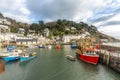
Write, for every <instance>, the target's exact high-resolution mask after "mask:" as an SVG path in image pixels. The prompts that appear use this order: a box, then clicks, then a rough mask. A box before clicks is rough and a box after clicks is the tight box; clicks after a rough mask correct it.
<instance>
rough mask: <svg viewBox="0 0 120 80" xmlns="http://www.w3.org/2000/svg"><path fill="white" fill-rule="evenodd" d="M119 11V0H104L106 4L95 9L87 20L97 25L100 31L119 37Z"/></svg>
mask: <svg viewBox="0 0 120 80" xmlns="http://www.w3.org/2000/svg"><path fill="white" fill-rule="evenodd" d="M119 13H120V1H119V0H106V5H105V6H104V7H102V8H100V9H98V10H96V11H95V12H94V13H93V15H92V16H91V17H89V18H88V19H87V21H88V22H89V23H92V24H94V25H95V26H97V27H98V29H99V30H100V31H101V32H103V33H105V34H108V35H111V36H113V37H116V38H120V36H119V34H120V28H119V26H120V18H119V17H120V14H119Z"/></svg>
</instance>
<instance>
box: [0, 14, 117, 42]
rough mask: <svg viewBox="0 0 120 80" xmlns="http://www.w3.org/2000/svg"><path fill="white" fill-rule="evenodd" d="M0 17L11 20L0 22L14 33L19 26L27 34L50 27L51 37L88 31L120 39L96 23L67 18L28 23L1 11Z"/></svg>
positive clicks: (100, 35) (96, 34)
mask: <svg viewBox="0 0 120 80" xmlns="http://www.w3.org/2000/svg"><path fill="white" fill-rule="evenodd" d="M0 19H1V20H2V19H5V20H6V21H8V22H10V23H11V24H5V23H4V22H3V23H0V24H3V25H7V26H9V27H10V30H11V32H14V33H17V32H18V28H24V29H25V31H26V35H27V34H28V31H29V30H34V31H35V32H36V34H44V30H45V29H46V28H48V29H49V31H50V34H49V36H48V37H49V38H50V37H52V36H60V37H62V36H63V35H81V34H84V33H85V32H88V33H89V36H94V37H99V38H100V39H108V40H109V41H118V40H117V39H115V38H113V37H111V36H108V35H105V34H103V33H101V32H99V31H98V30H97V28H96V27H95V26H94V25H88V24H87V23H84V22H79V23H76V22H74V21H70V20H66V19H63V20H61V19H58V20H57V21H53V22H47V23H44V21H39V22H38V23H32V24H28V23H22V22H17V21H16V20H14V19H11V18H8V17H4V16H3V15H2V14H1V13H0Z"/></svg>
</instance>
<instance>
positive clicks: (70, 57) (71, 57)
mask: <svg viewBox="0 0 120 80" xmlns="http://www.w3.org/2000/svg"><path fill="white" fill-rule="evenodd" d="M66 58H67V59H69V60H71V61H75V57H73V56H72V55H66Z"/></svg>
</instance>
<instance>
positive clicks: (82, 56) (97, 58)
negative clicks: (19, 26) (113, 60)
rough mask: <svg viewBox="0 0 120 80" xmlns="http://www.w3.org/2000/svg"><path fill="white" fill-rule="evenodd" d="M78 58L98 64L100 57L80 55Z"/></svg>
mask: <svg viewBox="0 0 120 80" xmlns="http://www.w3.org/2000/svg"><path fill="white" fill-rule="evenodd" d="M78 58H79V59H80V60H82V61H84V62H87V63H91V64H97V63H98V60H99V55H97V54H79V57H78Z"/></svg>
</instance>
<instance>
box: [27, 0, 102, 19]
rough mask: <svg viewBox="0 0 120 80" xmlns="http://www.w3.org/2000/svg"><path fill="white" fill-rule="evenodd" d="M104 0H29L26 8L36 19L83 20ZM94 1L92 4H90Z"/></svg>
mask: <svg viewBox="0 0 120 80" xmlns="http://www.w3.org/2000/svg"><path fill="white" fill-rule="evenodd" d="M103 2H104V0H100V1H96V0H87V1H86V0H57V1H56V0H44V1H40V0H34V1H33V0H29V1H26V3H27V5H26V6H27V8H28V9H29V10H30V11H31V13H32V15H31V16H32V17H34V18H36V19H37V20H41V19H43V20H46V19H51V20H56V19H70V20H74V21H80V20H84V19H85V18H87V17H90V16H91V15H92V13H93V11H94V10H96V9H97V8H99V7H101V6H103V5H104V3H103ZM93 3H96V4H94V5H91V4H93Z"/></svg>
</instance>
